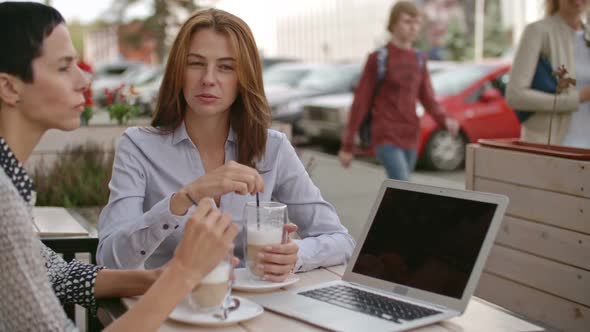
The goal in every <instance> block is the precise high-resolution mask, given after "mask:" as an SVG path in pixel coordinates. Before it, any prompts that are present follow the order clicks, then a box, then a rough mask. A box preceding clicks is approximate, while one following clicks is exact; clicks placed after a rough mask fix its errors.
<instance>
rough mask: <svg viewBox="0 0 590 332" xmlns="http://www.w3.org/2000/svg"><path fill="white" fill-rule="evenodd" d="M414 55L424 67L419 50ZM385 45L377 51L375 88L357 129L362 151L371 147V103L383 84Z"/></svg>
mask: <svg viewBox="0 0 590 332" xmlns="http://www.w3.org/2000/svg"><path fill="white" fill-rule="evenodd" d="M414 52H415V53H416V58H417V59H418V66H419V67H420V68H422V67H423V66H424V57H423V56H422V53H420V51H419V50H416V49H415V50H414ZM388 53H389V52H388V49H387V45H385V46H382V47H380V48H379V49H378V50H377V79H376V82H375V88H374V89H373V95H372V96H371V100H370V102H369V111H368V112H367V115H365V118H364V119H363V121H362V122H361V126H360V128H359V138H360V146H361V148H363V149H367V148H369V147H371V118H372V117H371V110H372V109H373V103H374V101H375V97H376V96H377V93H379V90H380V88H381V84H382V83H383V78H385V74H386V73H387V58H388V56H389V54H388Z"/></svg>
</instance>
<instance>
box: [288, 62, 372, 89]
mask: <svg viewBox="0 0 590 332" xmlns="http://www.w3.org/2000/svg"><path fill="white" fill-rule="evenodd" d="M360 71H361V67H360V66H355V65H346V66H330V67H322V68H318V69H315V70H313V71H311V72H310V73H309V75H307V76H305V78H303V79H302V80H301V82H299V85H298V87H300V88H303V89H309V90H324V91H348V90H351V89H352V86H353V84H354V83H356V80H357V79H358V76H359V74H360Z"/></svg>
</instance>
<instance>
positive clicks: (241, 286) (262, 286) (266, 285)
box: [232, 268, 299, 292]
mask: <svg viewBox="0 0 590 332" xmlns="http://www.w3.org/2000/svg"><path fill="white" fill-rule="evenodd" d="M234 274H235V276H236V280H234V282H233V284H232V289H233V290H237V291H243V292H268V291H272V290H276V289H279V288H281V287H285V286H289V285H292V284H294V283H296V282H297V281H299V277H296V276H295V275H290V276H289V277H288V278H287V280H285V281H283V282H272V281H264V280H254V279H251V278H250V275H249V274H248V270H247V269H246V268H239V269H234Z"/></svg>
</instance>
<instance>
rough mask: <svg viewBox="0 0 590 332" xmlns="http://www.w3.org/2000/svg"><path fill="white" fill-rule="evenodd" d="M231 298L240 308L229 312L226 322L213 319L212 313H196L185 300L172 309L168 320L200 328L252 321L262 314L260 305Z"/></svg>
mask: <svg viewBox="0 0 590 332" xmlns="http://www.w3.org/2000/svg"><path fill="white" fill-rule="evenodd" d="M233 297H234V298H237V299H239V300H240V307H239V308H238V309H236V310H235V311H232V312H230V314H229V315H228V316H227V319H226V320H221V319H219V318H216V317H214V316H213V313H199V312H196V311H195V309H193V308H192V307H191V306H190V305H189V304H188V301H186V300H183V301H182V302H180V304H178V305H177V306H176V308H174V311H172V313H170V316H169V318H170V319H173V320H177V321H179V322H183V323H189V324H196V325H201V326H228V325H234V324H237V323H239V322H242V321H245V320H248V319H252V318H254V317H256V316H258V315H260V314H261V313H263V312H264V309H262V307H261V306H260V305H258V304H256V303H254V302H252V301H250V300H248V299H245V298H243V297H239V296H233Z"/></svg>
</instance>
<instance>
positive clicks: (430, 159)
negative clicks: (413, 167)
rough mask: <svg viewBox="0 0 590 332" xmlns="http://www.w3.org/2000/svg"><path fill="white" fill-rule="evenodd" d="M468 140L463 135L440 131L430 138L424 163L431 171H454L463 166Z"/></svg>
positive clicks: (425, 151) (424, 155) (425, 150)
mask: <svg viewBox="0 0 590 332" xmlns="http://www.w3.org/2000/svg"><path fill="white" fill-rule="evenodd" d="M466 142H467V139H466V138H465V136H464V135H463V134H461V133H460V134H459V135H457V136H453V135H451V134H450V133H449V132H448V131H446V130H438V131H436V132H435V133H434V134H432V135H431V136H430V139H429V140H428V143H427V144H426V147H425V148H424V154H423V157H422V159H423V160H422V161H423V162H424V165H425V166H426V167H428V168H430V169H434V170H438V171H453V170H456V169H457V168H459V167H461V166H463V162H464V161H465V144H466Z"/></svg>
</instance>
